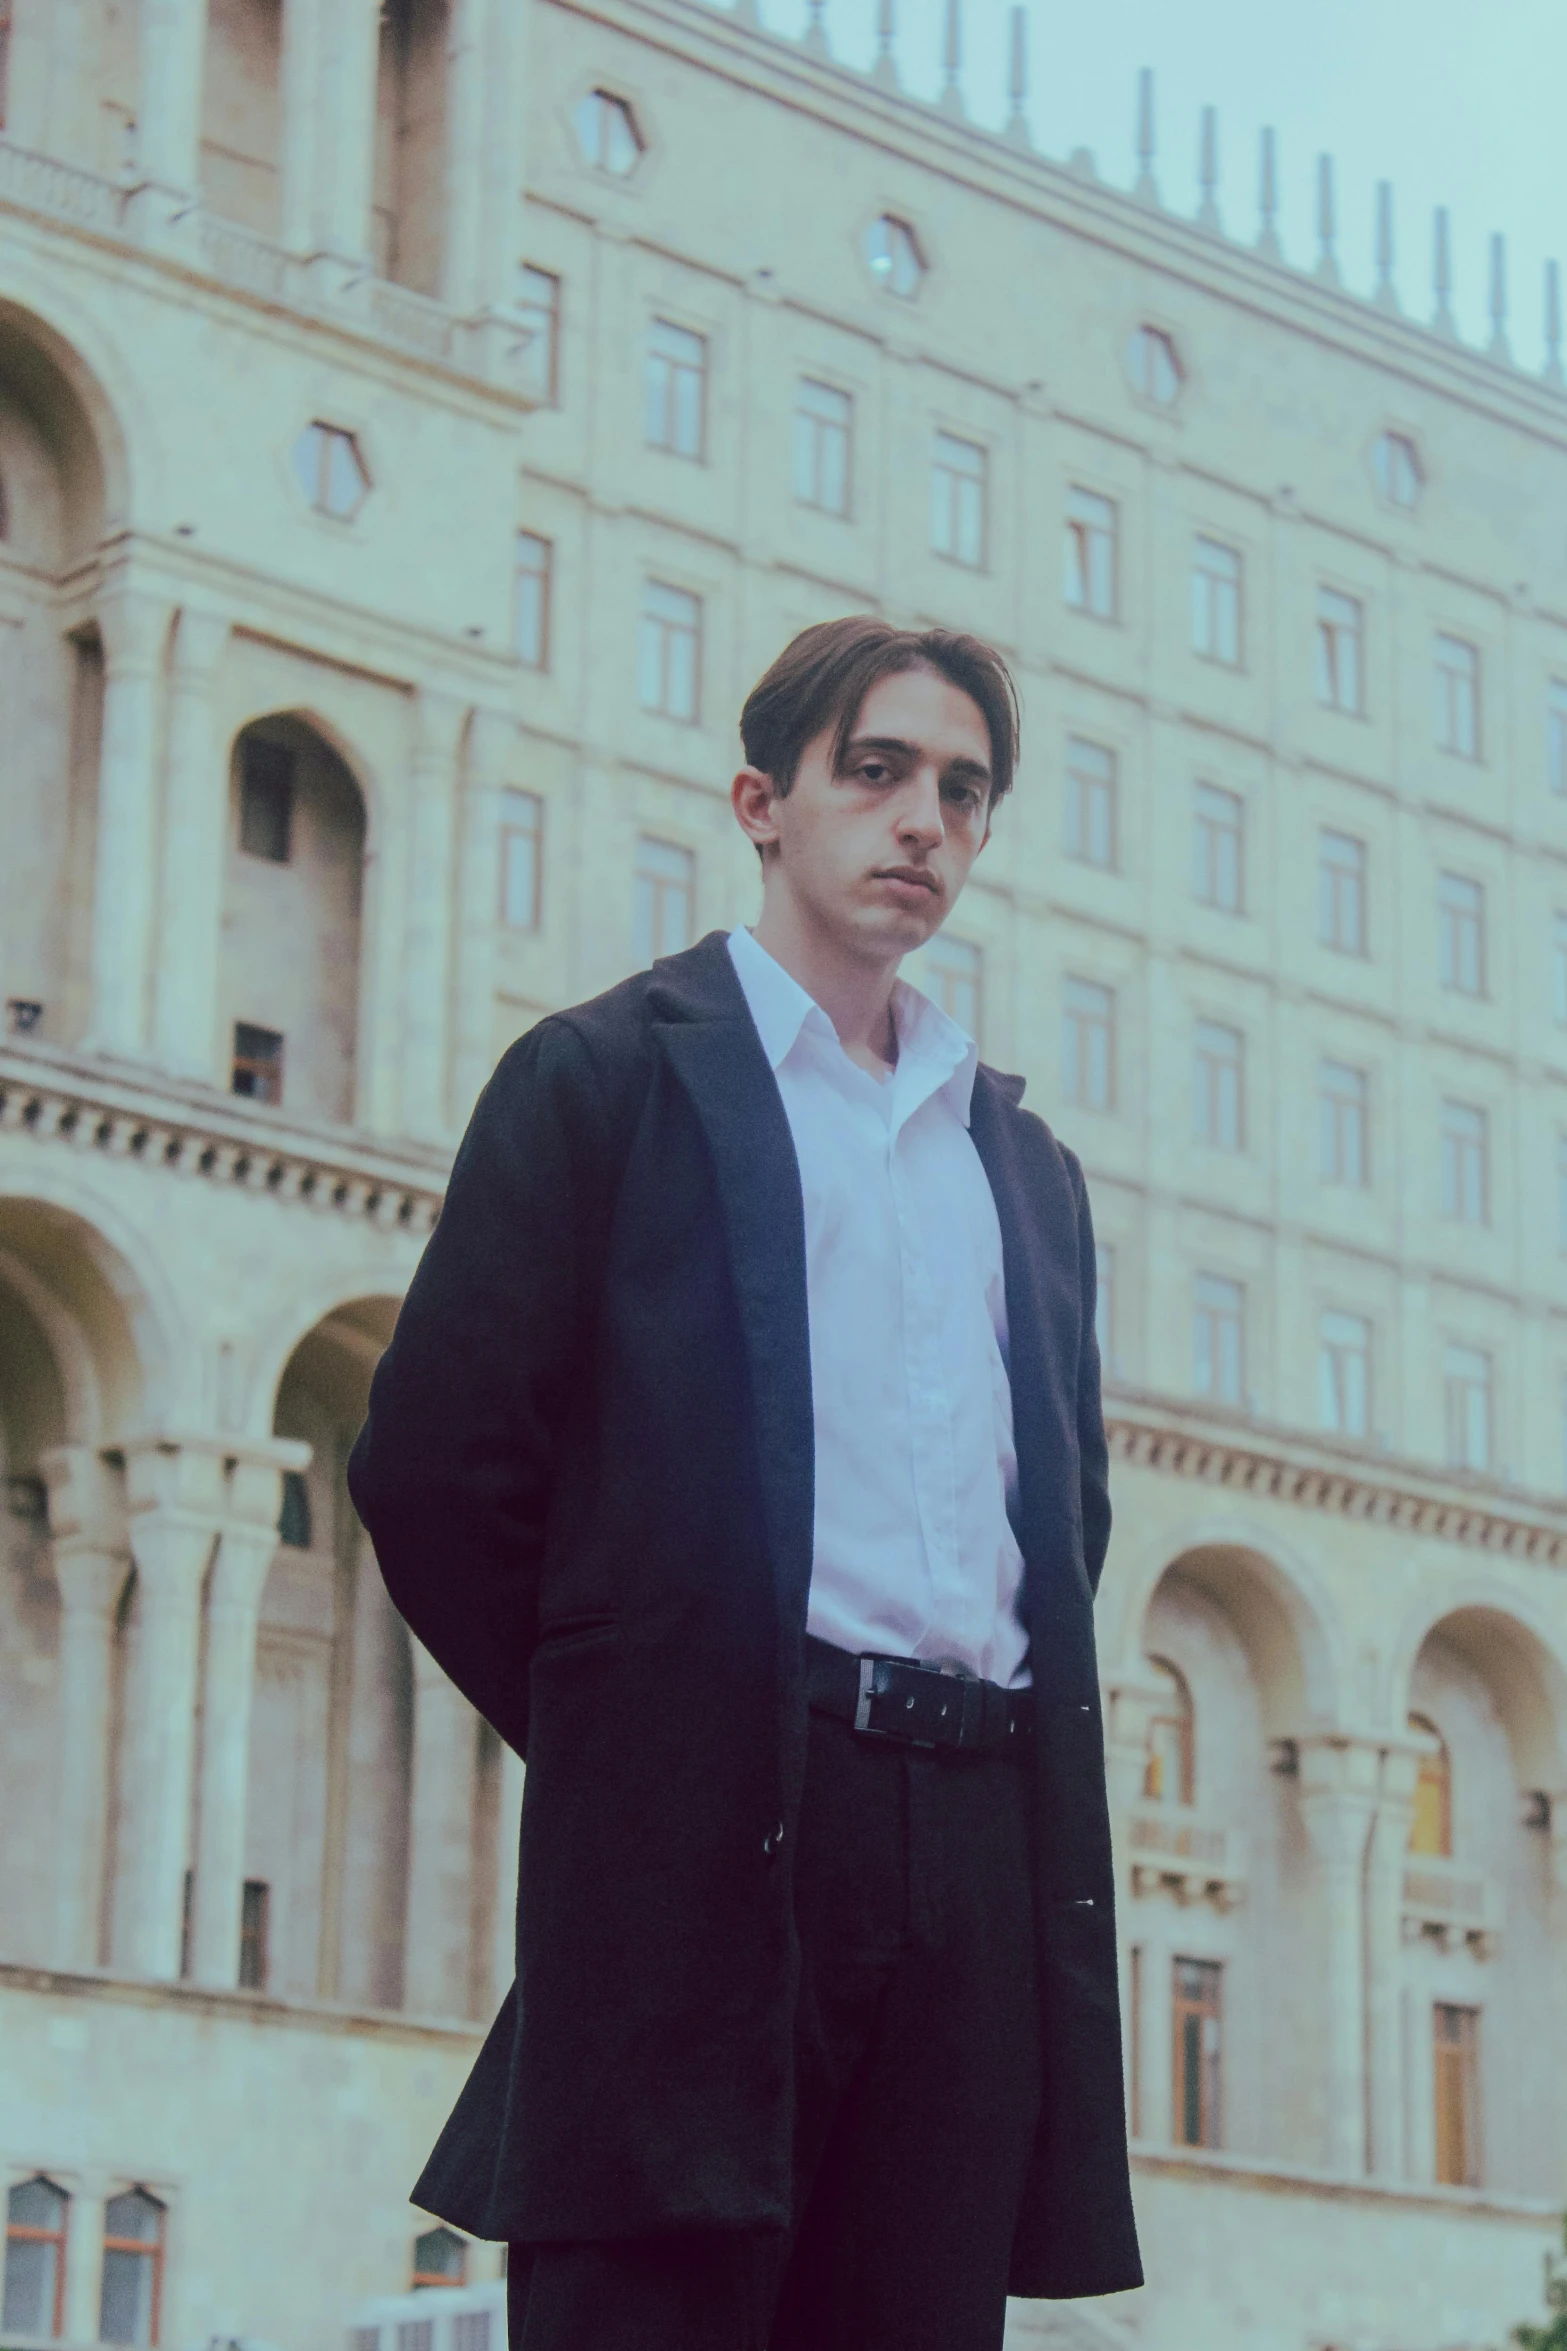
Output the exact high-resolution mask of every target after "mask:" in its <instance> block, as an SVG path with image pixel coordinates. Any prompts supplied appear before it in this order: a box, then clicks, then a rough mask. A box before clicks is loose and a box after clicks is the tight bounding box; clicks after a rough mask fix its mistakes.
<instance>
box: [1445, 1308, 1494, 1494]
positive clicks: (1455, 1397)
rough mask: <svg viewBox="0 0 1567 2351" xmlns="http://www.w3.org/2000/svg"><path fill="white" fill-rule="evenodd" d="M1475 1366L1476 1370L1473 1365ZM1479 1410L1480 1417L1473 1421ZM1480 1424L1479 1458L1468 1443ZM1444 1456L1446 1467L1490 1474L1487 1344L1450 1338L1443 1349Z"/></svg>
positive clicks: (1491, 1366) (1491, 1388)
mask: <svg viewBox="0 0 1567 2351" xmlns="http://www.w3.org/2000/svg"><path fill="white" fill-rule="evenodd" d="M1477 1366H1478V1369H1476V1367H1477ZM1477 1409H1478V1412H1479V1415H1480V1418H1479V1421H1478V1423H1477V1422H1476V1418H1475V1414H1476V1410H1477ZM1477 1425H1478V1427H1479V1432H1480V1439H1481V1442H1480V1445H1479V1448H1478V1451H1479V1455H1480V1458H1479V1459H1478V1460H1476V1459H1475V1458H1474V1452H1475V1449H1474V1448H1473V1447H1472V1446H1471V1444H1470V1438H1471V1437H1472V1436H1473V1434H1474V1432H1475V1429H1476V1427H1477ZM1442 1428H1443V1458H1444V1459H1445V1461H1446V1464H1447V1466H1448V1468H1449V1469H1461V1470H1468V1471H1469V1472H1470V1473H1471V1474H1472V1475H1474V1476H1476V1477H1489V1476H1490V1475H1491V1472H1492V1465H1493V1464H1494V1462H1495V1460H1496V1359H1495V1357H1494V1356H1493V1355H1492V1353H1491V1351H1490V1349H1489V1348H1487V1347H1474V1346H1471V1345H1470V1343H1469V1342H1468V1340H1466V1339H1449V1340H1447V1341H1446V1342H1445V1344H1444V1346H1443V1349H1442Z"/></svg>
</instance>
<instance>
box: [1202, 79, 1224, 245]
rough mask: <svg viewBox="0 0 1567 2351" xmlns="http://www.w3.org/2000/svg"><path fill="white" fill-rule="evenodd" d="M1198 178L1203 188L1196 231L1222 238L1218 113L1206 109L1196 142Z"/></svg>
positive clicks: (1209, 108) (1212, 108)
mask: <svg viewBox="0 0 1567 2351" xmlns="http://www.w3.org/2000/svg"><path fill="white" fill-rule="evenodd" d="M1197 178H1198V181H1199V183H1200V185H1201V188H1202V202H1201V203H1200V204H1199V205H1198V207H1197V224H1198V226H1199V228H1205V229H1211V230H1212V231H1213V234H1214V235H1215V236H1216V237H1217V236H1221V235H1222V234H1223V230H1224V224H1223V222H1222V221H1221V220H1220V218H1219V110H1218V108H1217V107H1215V106H1205V107H1204V108H1203V110H1202V130H1201V133H1200V135H1199V137H1198V142H1197Z"/></svg>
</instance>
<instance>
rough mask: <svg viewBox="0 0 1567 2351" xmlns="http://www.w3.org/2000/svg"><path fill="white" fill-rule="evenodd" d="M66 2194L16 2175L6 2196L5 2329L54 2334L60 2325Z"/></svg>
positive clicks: (0, 2313)
mask: <svg viewBox="0 0 1567 2351" xmlns="http://www.w3.org/2000/svg"><path fill="white" fill-rule="evenodd" d="M70 2208H71V2207H70V2198H69V2197H68V2196H67V2195H66V2193H65V2191H64V2189H63V2188H57V2187H56V2186H55V2184H54V2182H53V2181H52V2180H46V2179H44V2178H42V2177H39V2178H37V2179H31V2180H20V2181H18V2183H17V2185H16V2186H15V2187H14V2188H12V2190H11V2191H10V2194H9V2195H8V2197H7V2198H6V2217H5V2292H4V2308H3V2310H0V2327H3V2328H4V2329H5V2332H6V2334H7V2335H12V2334H17V2335H34V2336H48V2337H55V2336H58V2335H60V2334H62V2333H63V2332H64V2328H65V2232H66V2222H67V2219H68V2218H69V2215H70Z"/></svg>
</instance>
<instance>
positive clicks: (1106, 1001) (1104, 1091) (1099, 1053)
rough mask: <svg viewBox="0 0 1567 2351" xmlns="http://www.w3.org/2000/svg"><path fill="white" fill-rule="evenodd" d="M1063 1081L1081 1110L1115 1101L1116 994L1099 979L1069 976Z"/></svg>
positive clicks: (1105, 1106) (1103, 1107)
mask: <svg viewBox="0 0 1567 2351" xmlns="http://www.w3.org/2000/svg"><path fill="white" fill-rule="evenodd" d="M1062 1007H1063V1012H1064V1026H1063V1034H1062V1055H1061V1084H1062V1090H1063V1092H1064V1093H1065V1095H1066V1098H1067V1100H1068V1101H1069V1102H1074V1103H1076V1105H1077V1107H1078V1108H1079V1109H1080V1110H1110V1109H1113V1107H1114V1104H1115V997H1114V994H1113V993H1112V991H1111V990H1110V989H1109V988H1102V987H1100V986H1099V984H1098V982H1097V981H1095V980H1073V979H1069V980H1068V981H1067V982H1066V983H1065V986H1064V988H1063V990H1062Z"/></svg>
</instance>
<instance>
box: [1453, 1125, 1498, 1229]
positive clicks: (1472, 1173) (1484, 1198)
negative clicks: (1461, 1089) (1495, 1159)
mask: <svg viewBox="0 0 1567 2351" xmlns="http://www.w3.org/2000/svg"><path fill="white" fill-rule="evenodd" d="M1489 1159H1490V1137H1489V1134H1488V1131H1487V1121H1486V1115H1485V1112H1484V1111H1483V1110H1480V1109H1477V1108H1476V1107H1475V1105H1474V1104H1473V1103H1472V1102H1444V1103H1443V1105H1442V1214H1443V1215H1444V1216H1451V1217H1454V1218H1456V1219H1457V1221H1458V1223H1459V1224H1489V1223H1490V1221H1491V1209H1490V1189H1491V1186H1490V1168H1489V1164H1488V1163H1489Z"/></svg>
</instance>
